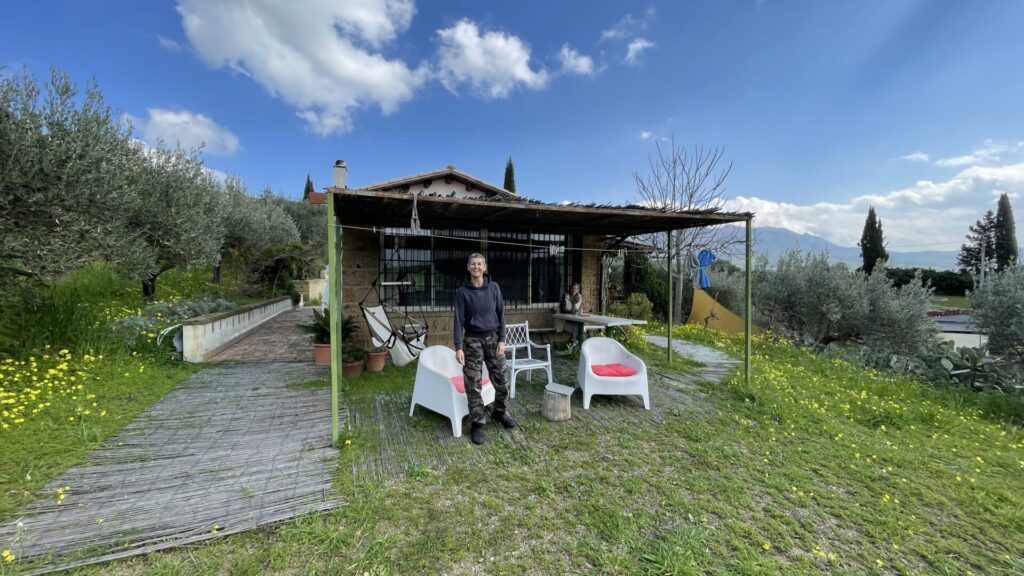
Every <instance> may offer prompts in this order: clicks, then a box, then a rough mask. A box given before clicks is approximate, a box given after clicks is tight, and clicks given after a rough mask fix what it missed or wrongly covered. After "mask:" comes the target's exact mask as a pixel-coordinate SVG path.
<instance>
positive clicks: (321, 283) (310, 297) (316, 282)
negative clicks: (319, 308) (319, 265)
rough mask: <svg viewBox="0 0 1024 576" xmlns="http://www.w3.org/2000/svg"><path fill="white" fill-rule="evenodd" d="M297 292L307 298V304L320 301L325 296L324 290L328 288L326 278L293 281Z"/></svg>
mask: <svg viewBox="0 0 1024 576" xmlns="http://www.w3.org/2000/svg"><path fill="white" fill-rule="evenodd" d="M292 285H293V286H295V291H296V292H298V294H299V295H300V296H302V297H303V298H305V300H306V302H312V301H314V300H316V301H319V300H320V297H321V296H323V293H324V288H325V287H326V286H327V279H326V278H314V279H312V280H292Z"/></svg>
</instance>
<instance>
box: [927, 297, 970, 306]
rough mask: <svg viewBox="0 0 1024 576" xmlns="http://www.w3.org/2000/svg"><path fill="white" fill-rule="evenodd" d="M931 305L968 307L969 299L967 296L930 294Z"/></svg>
mask: <svg viewBox="0 0 1024 576" xmlns="http://www.w3.org/2000/svg"><path fill="white" fill-rule="evenodd" d="M932 306H936V307H938V308H967V309H970V307H971V301H970V300H968V299H967V296H940V295H938V294H936V295H934V296H932Z"/></svg>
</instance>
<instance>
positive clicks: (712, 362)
mask: <svg viewBox="0 0 1024 576" xmlns="http://www.w3.org/2000/svg"><path fill="white" fill-rule="evenodd" d="M644 337H645V338H647V341H648V342H650V343H651V344H654V345H655V346H661V347H662V348H668V337H666V336H652V335H650V334H647V335H646V336H644ZM672 349H673V350H675V351H676V352H678V353H679V354H680V355H682V356H686V357H687V358H692V359H694V360H696V361H698V362H703V363H704V367H703V368H701V369H700V374H701V376H702V377H703V378H704V380H705V381H708V382H721V381H722V380H725V379H726V378H728V377H729V376H731V375H732V373H733V371H734V370H735V369H736V365H737V364H739V363H740V361H739V360H736V359H735V358H733V357H732V356H729V355H728V354H726V353H725V352H721V351H718V350H715V349H714V348H708V347H707V346H701V345H700V344H694V343H693V342H689V341H687V340H680V339H678V338H673V339H672Z"/></svg>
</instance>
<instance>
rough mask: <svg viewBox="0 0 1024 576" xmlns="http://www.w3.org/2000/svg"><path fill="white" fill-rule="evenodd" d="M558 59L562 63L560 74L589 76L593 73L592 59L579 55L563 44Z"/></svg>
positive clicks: (573, 49)
mask: <svg viewBox="0 0 1024 576" xmlns="http://www.w3.org/2000/svg"><path fill="white" fill-rule="evenodd" d="M558 59H559V60H560V61H561V62H562V72H569V73H572V74H579V75H581V76H590V75H591V74H593V73H594V59H593V58H591V57H590V56H585V55H583V54H580V53H579V52H578V51H577V50H576V49H575V48H572V47H570V46H569V44H563V45H562V48H561V50H559V51H558Z"/></svg>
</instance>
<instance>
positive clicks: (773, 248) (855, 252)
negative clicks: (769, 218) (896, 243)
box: [735, 226, 957, 270]
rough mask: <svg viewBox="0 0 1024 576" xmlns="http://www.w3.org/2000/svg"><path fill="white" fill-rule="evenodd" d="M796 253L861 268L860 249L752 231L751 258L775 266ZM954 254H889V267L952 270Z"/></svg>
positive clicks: (780, 231)
mask: <svg viewBox="0 0 1024 576" xmlns="http://www.w3.org/2000/svg"><path fill="white" fill-rule="evenodd" d="M735 235H736V239H737V240H740V241H742V240H743V229H742V228H737V229H736V232H735ZM793 249H799V250H802V251H804V252H828V255H829V259H830V260H832V261H834V262H846V263H847V264H849V265H851V266H854V267H857V266H860V265H861V264H863V261H862V260H861V256H860V248H858V247H856V246H839V245H837V244H833V243H831V242H829V241H828V240H825V239H824V238H821V237H819V236H814V235H813V234H798V233H796V232H793V231H792V230H787V229H786V228H776V227H773V226H761V227H758V226H755V227H754V254H767V255H768V259H769V260H770V261H771V262H773V263H774V262H777V261H778V259H779V256H781V255H782V254H783V253H784V252H786V251H787V250H793ZM956 256H957V252H954V251H949V252H943V251H938V250H929V251H925V252H889V265H890V266H895V267H899V268H933V269H936V270H954V269H956Z"/></svg>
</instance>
